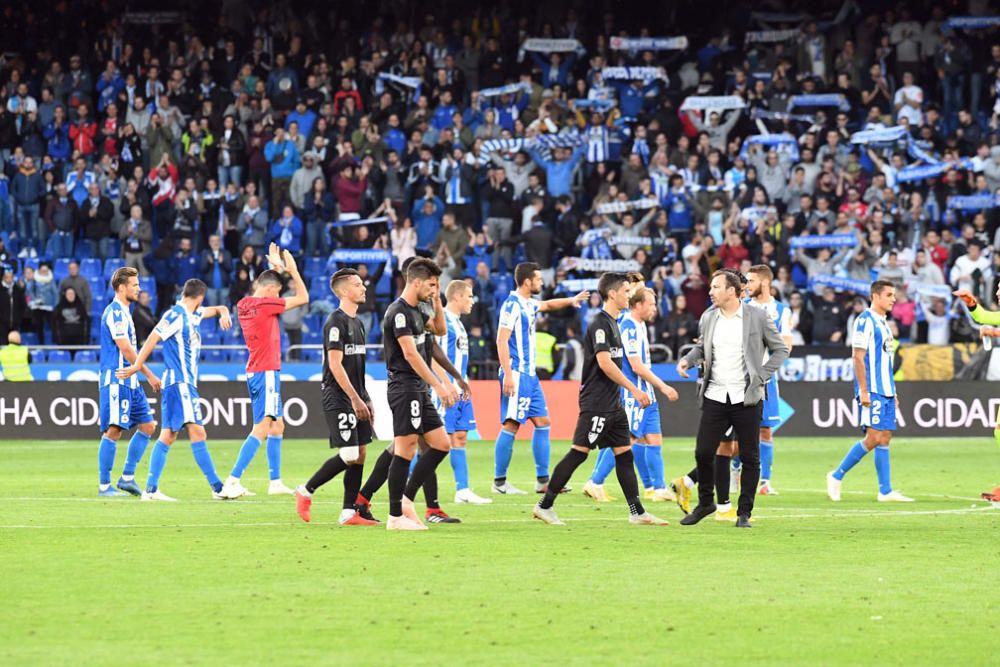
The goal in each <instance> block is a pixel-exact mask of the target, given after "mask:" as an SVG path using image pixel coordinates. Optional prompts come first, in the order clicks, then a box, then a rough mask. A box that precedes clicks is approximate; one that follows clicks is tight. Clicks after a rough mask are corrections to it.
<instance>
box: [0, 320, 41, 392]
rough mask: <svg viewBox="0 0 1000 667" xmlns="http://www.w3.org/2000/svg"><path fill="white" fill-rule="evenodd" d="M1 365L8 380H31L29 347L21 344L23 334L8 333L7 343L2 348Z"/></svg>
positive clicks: (4, 377) (0, 352) (0, 353)
mask: <svg viewBox="0 0 1000 667" xmlns="http://www.w3.org/2000/svg"><path fill="white" fill-rule="evenodd" d="M0 367H2V368H3V379H4V380H6V381H7V382H31V381H32V380H33V379H34V378H32V377H31V366H30V364H29V362H28V348H26V347H22V346H21V334H19V333H18V332H16V331H11V332H10V333H9V334H7V344H6V345H5V346H3V348H0Z"/></svg>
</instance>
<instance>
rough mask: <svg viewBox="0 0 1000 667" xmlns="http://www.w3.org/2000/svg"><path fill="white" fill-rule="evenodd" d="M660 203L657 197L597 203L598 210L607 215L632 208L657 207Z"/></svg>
mask: <svg viewBox="0 0 1000 667" xmlns="http://www.w3.org/2000/svg"><path fill="white" fill-rule="evenodd" d="M659 205H660V200H659V199H656V198H650V199H634V200H632V201H609V202H605V203H603V204H598V205H597V212H598V213H600V214H602V215H607V214H609V213H624V212H625V211H632V210H637V209H638V210H643V209H650V208H656V207H657V206H659Z"/></svg>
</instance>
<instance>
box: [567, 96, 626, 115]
mask: <svg viewBox="0 0 1000 667" xmlns="http://www.w3.org/2000/svg"><path fill="white" fill-rule="evenodd" d="M573 106H574V107H575V108H577V109H593V110H595V111H600V112H601V113H604V112H606V111H610V110H611V109H614V108H615V107H616V106H618V102H617V101H616V100H588V99H583V98H581V99H578V100H573Z"/></svg>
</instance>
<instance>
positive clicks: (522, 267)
mask: <svg viewBox="0 0 1000 667" xmlns="http://www.w3.org/2000/svg"><path fill="white" fill-rule="evenodd" d="M541 270H542V267H540V266H538V264H535V263H534V262H521V263H520V264H518V265H517V266H515V267H514V286H515V287H520V286H521V285H523V284H524V281H525V280H531V279H532V278H534V277H535V271H541Z"/></svg>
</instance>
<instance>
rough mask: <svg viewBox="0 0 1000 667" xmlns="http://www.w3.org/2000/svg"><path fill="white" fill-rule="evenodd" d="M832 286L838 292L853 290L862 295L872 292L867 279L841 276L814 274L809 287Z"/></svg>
mask: <svg viewBox="0 0 1000 667" xmlns="http://www.w3.org/2000/svg"><path fill="white" fill-rule="evenodd" d="M817 285H819V286H822V287H832V288H833V289H835V290H836V291H838V292H853V293H854V294H860V295H861V296H869V295H870V294H871V283H870V282H867V281H865V280H853V279H851V278H841V277H840V276H813V277H812V278H810V279H809V289H812V288H813V287H815V286H817Z"/></svg>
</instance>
